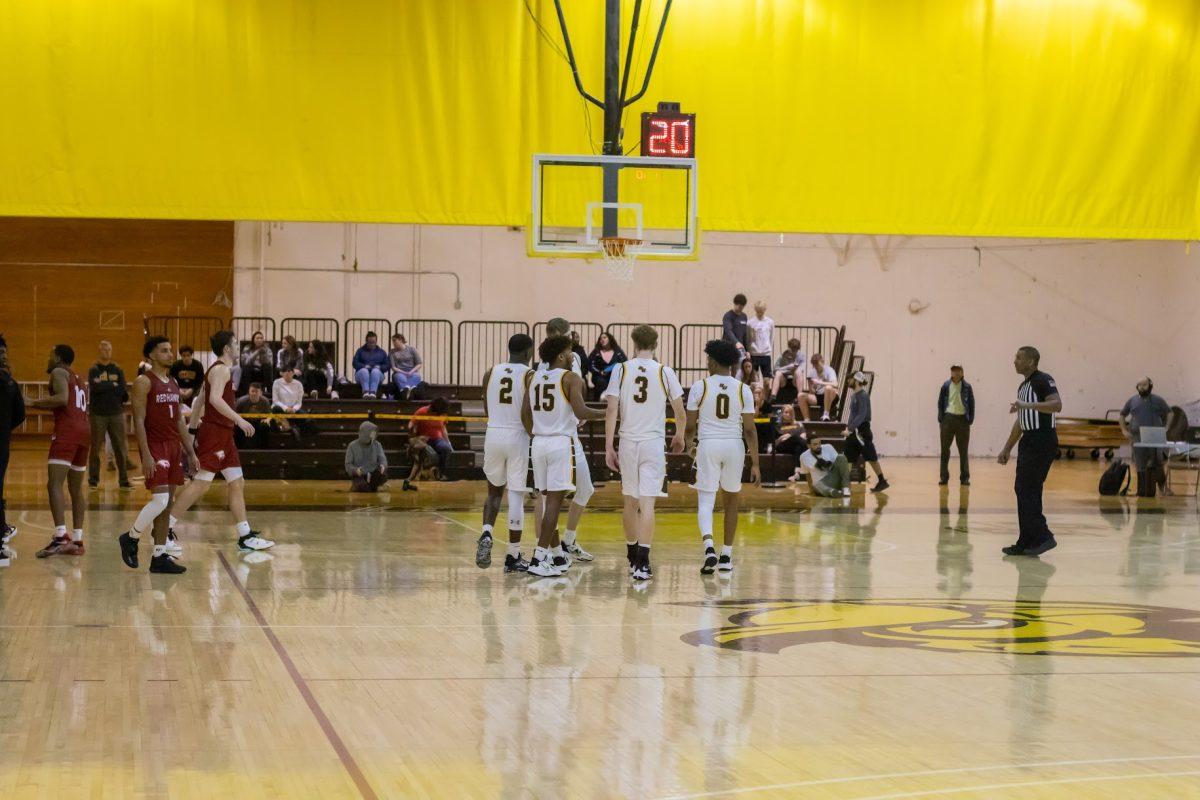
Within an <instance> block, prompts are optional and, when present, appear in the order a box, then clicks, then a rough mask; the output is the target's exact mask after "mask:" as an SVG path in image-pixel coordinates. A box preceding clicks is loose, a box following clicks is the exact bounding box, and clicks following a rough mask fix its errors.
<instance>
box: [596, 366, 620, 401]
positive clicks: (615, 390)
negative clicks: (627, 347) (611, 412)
mask: <svg viewBox="0 0 1200 800" xmlns="http://www.w3.org/2000/svg"><path fill="white" fill-rule="evenodd" d="M624 370H625V367H624V366H623V365H621V364H614V365H613V368H612V375H611V376H610V377H609V379H608V386H606V387H604V394H602V395H600V396H601V397H602V398H603V397H619V396H620V392H621V373H622V372H624Z"/></svg>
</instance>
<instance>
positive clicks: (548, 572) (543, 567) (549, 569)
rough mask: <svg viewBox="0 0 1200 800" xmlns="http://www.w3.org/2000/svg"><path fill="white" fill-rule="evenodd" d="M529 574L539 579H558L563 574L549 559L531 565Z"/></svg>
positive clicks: (536, 561)
mask: <svg viewBox="0 0 1200 800" xmlns="http://www.w3.org/2000/svg"><path fill="white" fill-rule="evenodd" d="M527 572H528V573H529V574H530V575H536V576H538V577H539V578H557V577H558V576H559V575H561V574H562V572H561V571H560V570H559V568H558V567H556V566H554V563H553V562H552V561H551V560H550V559H548V558H543V559H540V560H535V561H534V562H533V563H532V564H530V565H529V569H528V570H527Z"/></svg>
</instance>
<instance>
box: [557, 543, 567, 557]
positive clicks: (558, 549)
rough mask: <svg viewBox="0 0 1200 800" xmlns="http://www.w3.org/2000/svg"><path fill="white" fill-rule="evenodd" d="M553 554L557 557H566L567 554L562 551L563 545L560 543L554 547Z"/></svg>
mask: <svg viewBox="0 0 1200 800" xmlns="http://www.w3.org/2000/svg"><path fill="white" fill-rule="evenodd" d="M554 555H555V556H556V557H558V558H566V557H567V554H566V553H564V552H563V546H562V545H561V544H560V545H558V546H557V547H555V548H554Z"/></svg>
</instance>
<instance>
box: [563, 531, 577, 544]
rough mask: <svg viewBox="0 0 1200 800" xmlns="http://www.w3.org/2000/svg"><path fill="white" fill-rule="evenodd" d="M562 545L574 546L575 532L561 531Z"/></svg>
mask: <svg viewBox="0 0 1200 800" xmlns="http://www.w3.org/2000/svg"><path fill="white" fill-rule="evenodd" d="M562 543H563V544H568V545H570V544H575V531H572V530H565V531H563V535H562Z"/></svg>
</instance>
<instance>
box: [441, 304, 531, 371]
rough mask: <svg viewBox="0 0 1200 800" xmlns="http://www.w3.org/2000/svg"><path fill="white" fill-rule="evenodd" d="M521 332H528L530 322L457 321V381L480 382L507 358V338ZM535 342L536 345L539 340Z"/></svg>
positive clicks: (527, 333)
mask: <svg viewBox="0 0 1200 800" xmlns="http://www.w3.org/2000/svg"><path fill="white" fill-rule="evenodd" d="M518 333H524V334H526V335H529V323H528V322H511V321H503V320H464V321H462V322H460V323H458V364H457V366H456V369H455V372H456V375H457V383H458V384H459V385H460V386H476V385H478V384H479V383H480V381H482V380H483V373H485V372H487V371H488V369H490V368H491V367H492V366H494V365H495V364H497V363H499V362H501V361H504V360H505V359H506V358H508V339H509V337H510V336H513V335H514V334H518ZM533 344H534V347H537V344H538V342H537V340H536V339H535V340H534V343H533ZM535 358H536V356H535Z"/></svg>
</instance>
